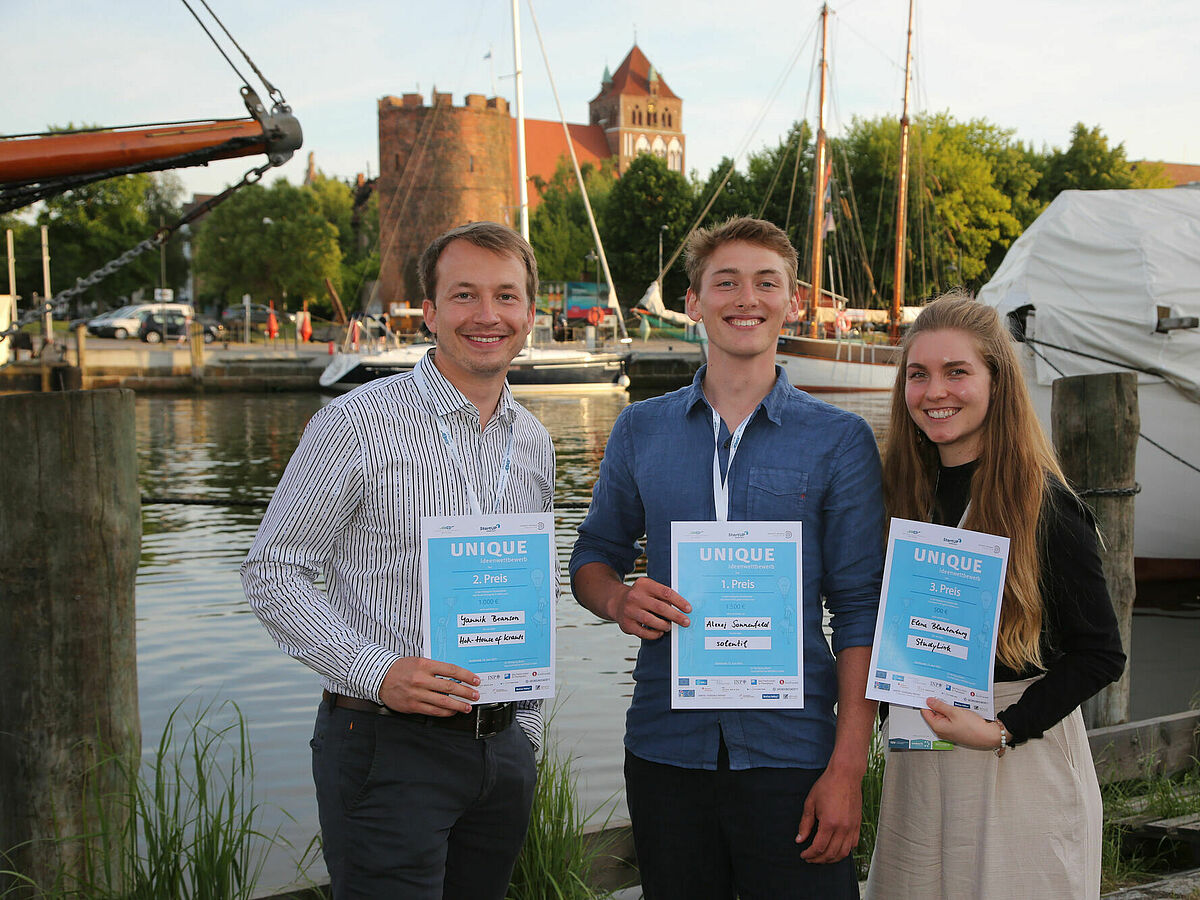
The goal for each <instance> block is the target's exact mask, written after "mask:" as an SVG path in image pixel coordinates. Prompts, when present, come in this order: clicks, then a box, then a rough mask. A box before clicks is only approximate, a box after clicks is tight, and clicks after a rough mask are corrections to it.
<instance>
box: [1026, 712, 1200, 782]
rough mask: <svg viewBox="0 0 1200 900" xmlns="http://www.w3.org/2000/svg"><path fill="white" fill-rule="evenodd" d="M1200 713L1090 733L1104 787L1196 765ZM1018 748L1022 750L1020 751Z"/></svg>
mask: <svg viewBox="0 0 1200 900" xmlns="http://www.w3.org/2000/svg"><path fill="white" fill-rule="evenodd" d="M1198 730H1200V710H1195V709H1192V710H1188V711H1186V712H1180V713H1172V714H1171V715H1167V716H1158V717H1156V718H1153V719H1143V720H1141V721H1139V722H1127V723H1126V724H1124V725H1108V726H1105V727H1103V728H1092V729H1089V731H1088V743H1089V744H1090V745H1091V748H1092V759H1093V760H1094V761H1095V763H1096V775H1097V777H1098V778H1099V779H1100V783H1101V784H1108V783H1109V782H1112V781H1127V780H1129V779H1132V778H1144V777H1146V776H1149V775H1172V774H1175V773H1176V772H1182V771H1184V770H1186V769H1190V768H1192V767H1193V766H1195V765H1197V761H1196V758H1197V755H1200V754H1198V750H1197V740H1196V738H1197V731H1198ZM1018 749H1019V748H1018Z"/></svg>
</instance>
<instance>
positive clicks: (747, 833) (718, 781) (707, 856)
mask: <svg viewBox="0 0 1200 900" xmlns="http://www.w3.org/2000/svg"><path fill="white" fill-rule="evenodd" d="M722 751H724V746H722ZM821 773H822V770H820V769H770V768H758V769H743V770H739V771H731V770H730V769H729V765H728V757H727V756H726V754H725V753H724V752H722V753H721V759H720V761H719V763H718V769H717V771H715V772H714V771H712V770H706V769H683V768H679V767H677V766H668V765H663V764H661V763H654V762H648V761H647V760H644V759H640V758H639V757H637V756H634V755H633V754H632V753H630V752H629V751H626V752H625V796H626V800H627V801H628V803H629V817H630V819H631V820H632V822H633V842H634V846H635V848H636V850H637V858H638V869H639V871H640V872H641V876H642V894H643V897H644V898H645V900H734V898H735V897H737V898H740V900H787V898H809V897H811V898H820V900H842V898H845V900H850V898H853V900H857V898H858V879H857V875H856V873H855V869H854V859H853V857H851V856H848V857H846V859H843V860H842V861H841V862H837V863H832V864H829V865H823V864H821V865H819V864H816V863H809V862H806V861H805V860H803V859H801V858H800V853H801V852H802V851H803V850H804V849H806V848H807V847H808V843H809V842H811V837H810V839H809V842H806V843H804V844H797V843H796V832H797V830H799V826H800V816H801V815H802V813H803V812H804V801H805V799H806V798H807V797H808V792H809V790H810V789H811V788H812V786H813V784H814V783H816V780H817V778H819V777H820V776H821Z"/></svg>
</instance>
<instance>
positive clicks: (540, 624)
mask: <svg viewBox="0 0 1200 900" xmlns="http://www.w3.org/2000/svg"><path fill="white" fill-rule="evenodd" d="M557 564H558V557H557V556H556V554H555V548H554V516H553V515H552V514H551V513H518V514H513V513H508V514H502V515H488V516H448V517H447V516H429V517H424V518H422V519H421V592H422V597H423V601H424V602H423V603H422V610H421V613H422V617H421V627H422V638H423V641H424V652H425V655H426V656H428V657H429V658H430V659H436V660H440V661H442V662H448V663H453V664H454V665H457V666H462V667H463V668H464V669H469V670H470V671H472V672H474V673H475V674H476V675H478V676H479V679H480V684H479V701H478V702H480V703H494V702H499V701H508V700H532V699H535V698H538V697H553V696H554V590H555V578H554V569H553V568H552V567H553V566H556V565H557Z"/></svg>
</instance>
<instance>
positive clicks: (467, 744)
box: [311, 703, 536, 900]
mask: <svg viewBox="0 0 1200 900" xmlns="http://www.w3.org/2000/svg"><path fill="white" fill-rule="evenodd" d="M311 746H312V754H313V780H314V782H315V783H316V787H317V807H318V812H319V814H320V820H321V836H322V839H323V841H324V849H325V864H326V865H327V866H328V868H329V875H330V878H331V879H332V882H333V896H334V898H335V900H350V898H355V900H360V898H379V900H383V898H387V900H398V898H402V900H410V898H411V900H503V898H504V894H505V891H506V890H507V888H508V882H509V878H510V876H511V874H512V868H513V863H514V862H515V861H516V858H517V854H518V853H519V852H520V849H521V844H522V842H523V841H524V839H525V831H526V828H527V827H528V825H529V807H530V804H531V803H532V801H533V786H534V781H535V778H536V770H535V766H534V759H533V747H532V745H531V744H530V743H529V739H528V738H527V737H526V736H525V733H524V732H523V731H522V730H521V727H520V725H518V724H517V723H516V722H514V723H513V724H512V725H510V726H509V727H508V728H506V729H505V730H504V731H503V732H501V733H500V734H498V735H496V736H495V737H492V738H487V739H484V740H475V738H474V737H473V736H471V735H470V734H466V733H464V732H459V731H448V730H446V729H444V728H436V727H433V726H428V725H421V724H419V723H416V722H412V721H409V720H405V719H398V718H393V717H391V716H378V715H375V714H373V713H367V712H357V711H355V710H348V709H341V708H331V707H330V705H329V704H328V703H322V704H321V707H320V709H319V710H318V712H317V724H316V728H315V730H314V732H313V739H312V742H311Z"/></svg>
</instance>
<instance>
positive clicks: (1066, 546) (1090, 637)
mask: <svg viewBox="0 0 1200 900" xmlns="http://www.w3.org/2000/svg"><path fill="white" fill-rule="evenodd" d="M975 467H976V463H974V462H971V463H967V464H966V465H962V466H954V467H950V468H945V467H943V468H942V469H941V470H940V472H939V474H938V481H937V489H936V492H935V501H934V513H933V521H934V522H935V523H937V524H939V525H957V524H958V522H959V520H960V519H961V518H962V514H963V511H964V510H965V509H966V507H967V502H968V500H969V499H970V487H971V476H972V475H973V474H974V472H975ZM1038 541H1039V553H1040V559H1041V588H1042V605H1043V608H1044V614H1043V618H1042V636H1041V649H1042V664H1043V665H1044V666H1045V676H1044V677H1043V678H1042V679H1041V680H1039V681H1036V682H1034V683H1033V684H1032V685H1030V686H1029V688H1028V689H1027V690H1026V691H1025V693H1024V694H1023V695H1022V696H1021V699H1020V700H1018V701H1017V702H1016V703H1014V704H1013V705H1012V706H1009V707H1008V708H1007V709H1003V710H1000V711H999V712H998V713H997V715H998V717H999V718H1000V719H1001V720H1003V722H1004V727H1005V728H1006V729H1008V732H1009V734H1010V735H1012V739H1013V740H1012V743H1014V744H1015V743H1020V742H1022V741H1025V740H1028V739H1030V738H1039V737H1041V736H1042V735H1043V734H1044V733H1045V732H1046V730H1047V729H1048V728H1050V727H1052V726H1053V725H1055V724H1056V723H1058V722H1059V721H1061V720H1062V719H1063V718H1065V717H1066V716H1067V715H1069V714H1070V712H1071V711H1072V710H1073V709H1075V707H1077V706H1079V705H1080V704H1081V703H1083V701H1084V700H1087V699H1088V698H1089V697H1091V696H1093V695H1095V694H1096V693H1097V692H1099V691H1100V689H1101V688H1103V687H1104V686H1105V685H1107V684H1110V683H1112V682H1113V681H1116V680H1117V679H1118V678H1120V677H1121V673H1122V672H1123V671H1124V670H1125V653H1124V652H1123V651H1122V649H1121V634H1120V631H1119V630H1118V627H1117V617H1116V614H1115V613H1114V612H1113V607H1112V601H1111V600H1110V599H1109V596H1108V585H1107V584H1106V583H1105V581H1104V571H1103V569H1102V567H1101V564H1100V552H1099V547H1098V542H1097V538H1096V524H1095V519H1094V518H1093V517H1092V514H1091V511H1090V510H1089V509H1088V508H1087V507H1086V506H1084V505H1083V503H1082V501H1080V500H1079V498H1078V497H1076V496H1075V494H1074V493H1072V492H1071V491H1070V490H1068V489H1067V488H1066V487H1065V486H1064V485H1063V484H1061V483H1060V482H1059V481H1058V480H1057V479H1054V478H1051V479H1050V490H1049V491H1047V493H1046V500H1045V502H1044V503H1043V505H1042V511H1041V517H1040V519H1039V521H1038ZM994 672H995V679H996V681H1020V680H1022V679H1024V678H1032V677H1034V676H1035V675H1038V674H1039V670H1038V669H1035V668H1033V667H1027V668H1025V669H1024V670H1022V671H1019V672H1018V671H1014V670H1013V669H1010V668H1009V667H1008V666H1005V665H1004V664H1003V663H1001V662H1000V661H999V660H997V661H996V665H995V669H994Z"/></svg>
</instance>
